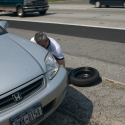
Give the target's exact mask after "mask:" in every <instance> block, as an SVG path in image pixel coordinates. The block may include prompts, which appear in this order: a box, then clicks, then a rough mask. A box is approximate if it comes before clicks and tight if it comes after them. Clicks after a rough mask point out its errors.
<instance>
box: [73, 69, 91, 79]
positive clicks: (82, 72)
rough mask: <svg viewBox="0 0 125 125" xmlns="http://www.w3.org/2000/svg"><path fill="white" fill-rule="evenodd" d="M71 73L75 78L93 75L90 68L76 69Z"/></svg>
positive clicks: (85, 77)
mask: <svg viewBox="0 0 125 125" xmlns="http://www.w3.org/2000/svg"><path fill="white" fill-rule="evenodd" d="M73 75H74V77H75V78H78V79H87V78H90V77H92V76H93V72H92V71H90V70H87V71H84V70H81V71H76V72H75V73H74V74H73Z"/></svg>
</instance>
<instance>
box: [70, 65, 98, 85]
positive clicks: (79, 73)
mask: <svg viewBox="0 0 125 125" xmlns="http://www.w3.org/2000/svg"><path fill="white" fill-rule="evenodd" d="M99 78H100V75H99V72H98V70H96V69H95V68H92V67H80V68H76V69H73V70H71V71H70V72H69V75H68V80H69V83H70V84H73V85H75V86H79V87H85V86H90V85H91V84H93V83H95V82H96V81H97V80H98V79H99Z"/></svg>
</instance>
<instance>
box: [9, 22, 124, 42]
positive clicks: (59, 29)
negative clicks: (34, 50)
mask: <svg viewBox="0 0 125 125" xmlns="http://www.w3.org/2000/svg"><path fill="white" fill-rule="evenodd" d="M7 21H8V22H9V24H10V26H9V27H10V28H16V29H25V30H32V31H40V30H41V28H42V30H43V31H45V32H48V33H54V34H60V35H67V36H75V37H82V38H90V39H98V40H106V41H109V42H119V43H125V37H124V35H125V31H124V30H119V29H107V28H99V27H98V28H96V27H87V26H73V25H64V24H53V23H40V22H27V21H14V20H7Z"/></svg>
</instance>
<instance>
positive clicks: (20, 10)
mask: <svg viewBox="0 0 125 125" xmlns="http://www.w3.org/2000/svg"><path fill="white" fill-rule="evenodd" d="M22 14H23V10H22V9H21V8H19V9H18V15H19V16H22Z"/></svg>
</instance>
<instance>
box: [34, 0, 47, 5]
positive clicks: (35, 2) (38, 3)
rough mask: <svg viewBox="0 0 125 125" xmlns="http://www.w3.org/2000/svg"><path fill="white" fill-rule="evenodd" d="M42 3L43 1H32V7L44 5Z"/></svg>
mask: <svg viewBox="0 0 125 125" xmlns="http://www.w3.org/2000/svg"><path fill="white" fill-rule="evenodd" d="M44 3H45V0H36V1H32V4H33V5H41V4H44Z"/></svg>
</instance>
